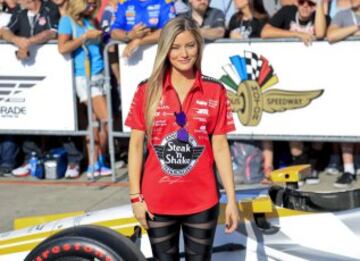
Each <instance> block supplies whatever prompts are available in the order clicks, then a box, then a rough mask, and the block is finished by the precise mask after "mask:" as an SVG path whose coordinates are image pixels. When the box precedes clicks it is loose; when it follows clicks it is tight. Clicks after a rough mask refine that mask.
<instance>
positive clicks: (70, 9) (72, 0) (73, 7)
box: [66, 0, 101, 25]
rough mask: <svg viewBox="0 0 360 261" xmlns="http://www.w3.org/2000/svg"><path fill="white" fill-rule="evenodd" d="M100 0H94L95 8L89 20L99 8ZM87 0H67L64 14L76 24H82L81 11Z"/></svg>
mask: <svg viewBox="0 0 360 261" xmlns="http://www.w3.org/2000/svg"><path fill="white" fill-rule="evenodd" d="M100 4H101V0H96V8H95V10H94V11H93V14H92V16H91V17H89V18H90V19H91V20H93V19H95V17H96V14H97V12H98V10H99V7H100ZM87 5H88V0H69V1H68V5H67V10H66V14H67V15H68V16H70V17H71V18H72V19H73V20H74V21H75V22H76V23H77V24H79V25H82V19H83V18H84V14H83V12H84V11H85V10H86V7H87Z"/></svg>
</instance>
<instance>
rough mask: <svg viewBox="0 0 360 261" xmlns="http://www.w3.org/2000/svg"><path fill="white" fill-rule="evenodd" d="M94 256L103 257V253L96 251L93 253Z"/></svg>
mask: <svg viewBox="0 0 360 261" xmlns="http://www.w3.org/2000/svg"><path fill="white" fill-rule="evenodd" d="M95 256H96V257H104V253H103V252H100V251H99V250H97V251H95Z"/></svg>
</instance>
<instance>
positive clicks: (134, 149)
mask: <svg viewBox="0 0 360 261" xmlns="http://www.w3.org/2000/svg"><path fill="white" fill-rule="evenodd" d="M144 138H145V133H144V132H143V131H140V130H132V131H131V135H130V142H129V156H128V157H129V158H128V172H129V190H130V192H129V193H130V195H131V194H136V193H139V194H140V178H141V168H142V162H143V152H144V149H143V146H144Z"/></svg>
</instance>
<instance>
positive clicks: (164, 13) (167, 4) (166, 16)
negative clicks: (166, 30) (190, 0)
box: [158, 0, 176, 28]
mask: <svg viewBox="0 0 360 261" xmlns="http://www.w3.org/2000/svg"><path fill="white" fill-rule="evenodd" d="M163 1H164V2H163V4H162V6H161V10H160V17H159V24H158V28H163V27H164V26H165V25H166V23H167V22H168V21H169V20H170V19H172V18H174V17H175V16H176V12H175V6H174V3H173V1H172V0H163Z"/></svg>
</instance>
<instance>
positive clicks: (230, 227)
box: [225, 201, 240, 234]
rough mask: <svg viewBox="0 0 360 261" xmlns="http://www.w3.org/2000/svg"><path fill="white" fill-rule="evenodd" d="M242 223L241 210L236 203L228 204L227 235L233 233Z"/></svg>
mask: <svg viewBox="0 0 360 261" xmlns="http://www.w3.org/2000/svg"><path fill="white" fill-rule="evenodd" d="M239 221H240V216H239V210H238V207H237V204H236V202H235V201H234V202H228V203H227V204H226V207H225V233H228V234H230V233H232V232H234V231H235V229H236V228H237V226H238V223H239Z"/></svg>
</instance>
